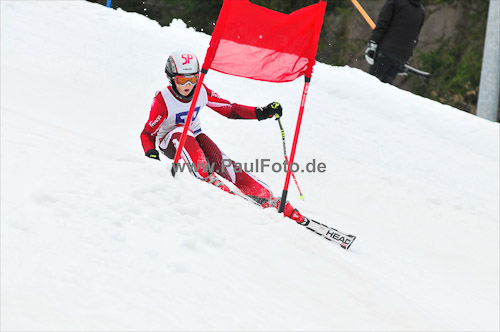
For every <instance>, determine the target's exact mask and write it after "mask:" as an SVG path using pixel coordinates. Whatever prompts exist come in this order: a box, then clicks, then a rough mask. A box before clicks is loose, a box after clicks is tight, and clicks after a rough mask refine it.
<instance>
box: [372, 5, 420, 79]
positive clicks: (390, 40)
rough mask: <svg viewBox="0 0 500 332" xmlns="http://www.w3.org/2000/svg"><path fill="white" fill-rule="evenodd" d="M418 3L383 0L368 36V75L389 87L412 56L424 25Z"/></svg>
mask: <svg viewBox="0 0 500 332" xmlns="http://www.w3.org/2000/svg"><path fill="white" fill-rule="evenodd" d="M424 19H425V9H424V6H423V5H422V0H387V1H386V3H385V4H384V6H383V7H382V9H381V10H380V13H379V16H378V19H377V25H376V27H375V29H373V32H372V34H371V36H370V39H369V42H368V47H367V49H366V51H365V59H366V61H367V62H368V64H370V70H369V73H370V74H371V75H373V76H376V77H377V78H378V79H379V80H380V81H382V82H384V83H389V84H392V83H393V82H394V80H395V79H396V76H397V74H398V73H399V72H402V71H404V65H405V64H406V63H407V62H408V60H409V59H410V57H411V56H412V55H413V49H414V48H415V46H416V45H417V43H418V36H419V34H420V30H421V29H422V26H423V24H424Z"/></svg>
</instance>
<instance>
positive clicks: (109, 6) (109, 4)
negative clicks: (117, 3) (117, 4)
mask: <svg viewBox="0 0 500 332" xmlns="http://www.w3.org/2000/svg"><path fill="white" fill-rule="evenodd" d="M106 6H108V8H111V0H108V4H107V5H106Z"/></svg>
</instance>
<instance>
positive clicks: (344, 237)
mask: <svg viewBox="0 0 500 332" xmlns="http://www.w3.org/2000/svg"><path fill="white" fill-rule="evenodd" d="M307 220H308V221H309V222H308V223H307V224H304V225H303V226H305V227H306V228H307V229H308V230H310V231H312V232H314V233H316V234H318V235H319V236H322V237H324V238H325V239H327V240H328V241H332V242H334V243H337V244H338V245H340V246H341V247H342V248H343V249H345V250H347V249H349V248H350V247H351V245H352V243H353V242H354V240H356V236H354V235H351V234H345V233H342V232H340V231H338V230H336V229H335V228H332V227H329V226H327V225H324V224H321V223H319V222H317V221H315V220H312V219H308V218H307Z"/></svg>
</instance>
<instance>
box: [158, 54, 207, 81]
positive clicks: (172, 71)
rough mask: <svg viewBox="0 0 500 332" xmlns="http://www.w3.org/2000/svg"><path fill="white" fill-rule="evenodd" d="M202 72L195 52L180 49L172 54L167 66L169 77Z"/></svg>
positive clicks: (166, 71) (166, 70)
mask: <svg viewBox="0 0 500 332" xmlns="http://www.w3.org/2000/svg"><path fill="white" fill-rule="evenodd" d="M199 72H200V64H199V62H198V58H197V57H196V55H194V53H193V52H190V51H185V50H179V51H175V52H174V53H172V54H170V56H169V57H168V60H167V65H166V66H165V73H166V74H167V76H168V78H173V77H175V76H176V75H196V74H198V73H199Z"/></svg>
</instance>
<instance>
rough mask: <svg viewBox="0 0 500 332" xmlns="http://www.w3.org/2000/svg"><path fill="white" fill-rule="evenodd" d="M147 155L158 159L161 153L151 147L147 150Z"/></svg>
mask: <svg viewBox="0 0 500 332" xmlns="http://www.w3.org/2000/svg"><path fill="white" fill-rule="evenodd" d="M146 157H149V158H151V159H156V160H160V153H159V152H158V150H156V149H151V150H148V152H146Z"/></svg>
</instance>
